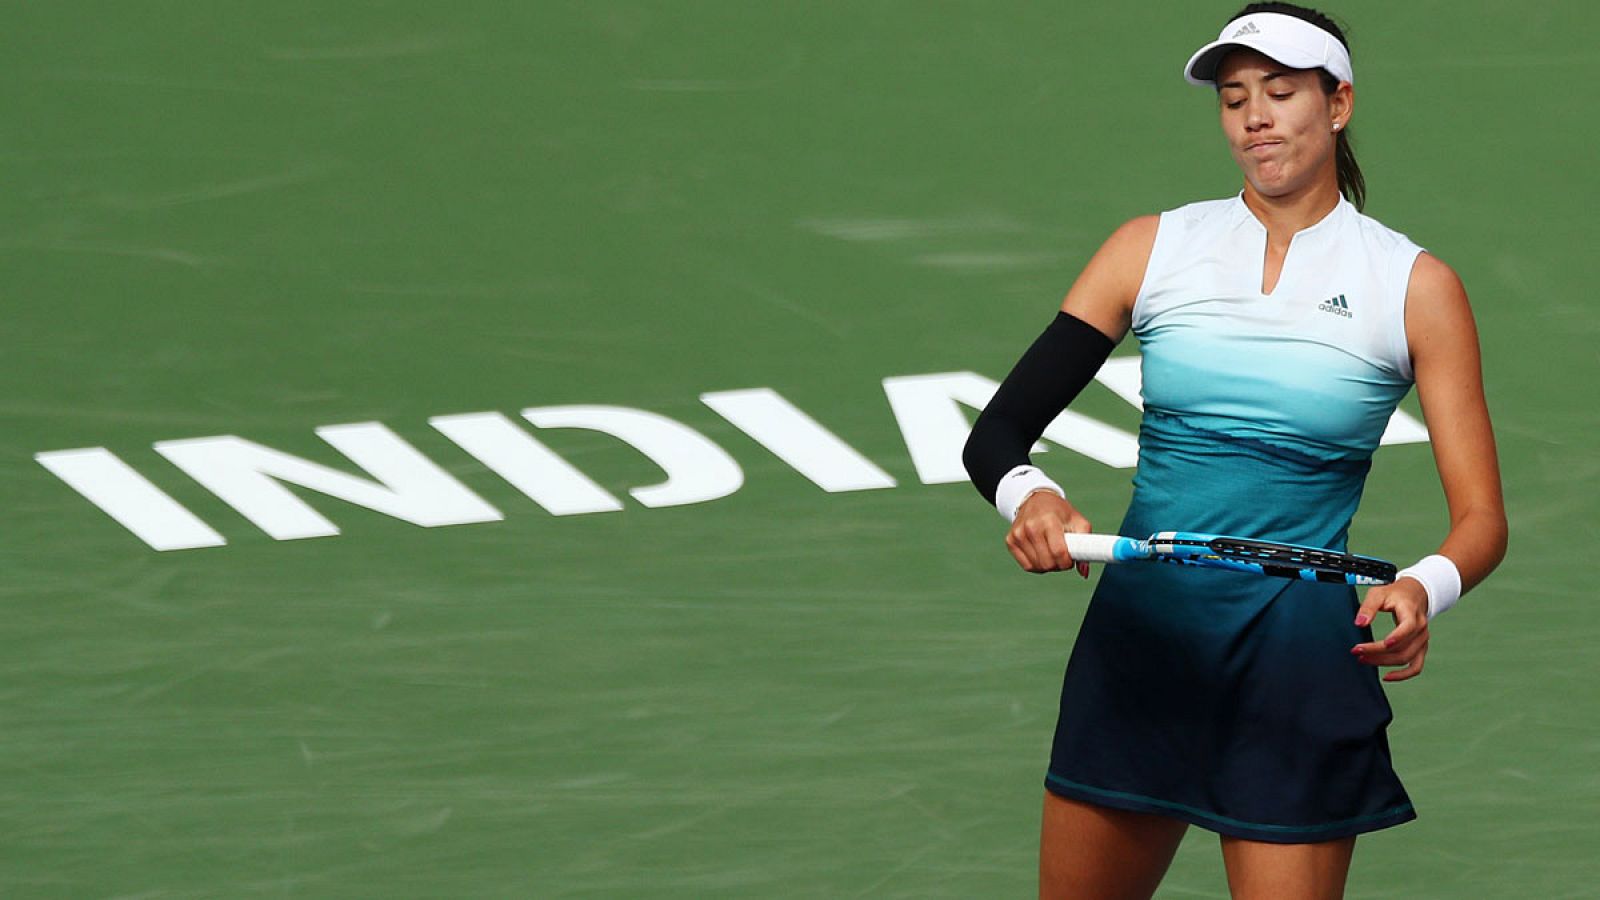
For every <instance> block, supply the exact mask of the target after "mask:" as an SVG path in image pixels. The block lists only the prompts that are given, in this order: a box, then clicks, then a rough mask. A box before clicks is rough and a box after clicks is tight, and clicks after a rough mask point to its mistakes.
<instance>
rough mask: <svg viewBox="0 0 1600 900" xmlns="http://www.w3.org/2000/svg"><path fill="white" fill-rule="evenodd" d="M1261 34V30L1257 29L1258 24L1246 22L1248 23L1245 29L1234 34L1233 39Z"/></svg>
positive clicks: (1245, 24)
mask: <svg viewBox="0 0 1600 900" xmlns="http://www.w3.org/2000/svg"><path fill="white" fill-rule="evenodd" d="M1260 32H1261V29H1259V28H1257V27H1256V23H1254V22H1246V23H1244V27H1243V28H1240V29H1239V30H1238V31H1235V32H1234V33H1233V37H1241V36H1243V35H1247V34H1259V33H1260Z"/></svg>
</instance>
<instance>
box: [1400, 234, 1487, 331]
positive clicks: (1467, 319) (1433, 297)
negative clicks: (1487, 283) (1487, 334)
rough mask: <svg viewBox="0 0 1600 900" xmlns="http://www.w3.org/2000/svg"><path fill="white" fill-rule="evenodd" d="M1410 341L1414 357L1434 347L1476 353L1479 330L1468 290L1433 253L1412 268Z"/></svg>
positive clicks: (1408, 314)
mask: <svg viewBox="0 0 1600 900" xmlns="http://www.w3.org/2000/svg"><path fill="white" fill-rule="evenodd" d="M1406 338H1407V341H1408V343H1409V344H1410V345H1411V352H1412V355H1413V357H1416V356H1419V355H1425V354H1426V353H1427V351H1428V349H1429V348H1430V347H1432V346H1441V347H1450V348H1455V349H1458V350H1459V349H1462V348H1463V347H1464V346H1465V345H1468V344H1470V345H1471V346H1472V348H1473V351H1474V352H1476V347H1477V342H1478V335H1477V326H1476V325H1475V324H1474V323H1473V320H1472V307H1471V305H1470V304H1469V303H1468V302H1467V289H1466V286H1465V285H1463V284H1462V283H1461V276H1459V275H1457V274H1456V270H1455V269H1452V268H1451V267H1450V266H1449V265H1448V264H1447V263H1445V261H1444V260H1442V259H1440V258H1438V257H1437V256H1434V255H1433V254H1431V253H1426V252H1424V253H1420V254H1418V255H1417V261H1416V262H1415V263H1414V264H1413V265H1412V267H1411V282H1410V283H1409V284H1408V285H1407V286H1406Z"/></svg>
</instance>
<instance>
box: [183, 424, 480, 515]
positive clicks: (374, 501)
mask: <svg viewBox="0 0 1600 900" xmlns="http://www.w3.org/2000/svg"><path fill="white" fill-rule="evenodd" d="M317 434H318V435H319V436H320V437H321V438H322V439H323V440H325V441H327V442H328V443H330V444H332V445H333V446H334V447H336V448H338V450H339V451H340V452H341V453H343V454H344V455H345V456H347V457H349V458H350V460H351V461H352V462H354V463H355V464H356V465H358V466H360V467H361V468H363V469H365V470H366V471H367V472H368V473H369V474H371V475H373V476H375V477H376V478H377V481H375V482H374V481H370V480H368V479H365V478H360V477H358V476H355V475H350V474H347V473H345V472H341V471H339V470H337V469H330V468H328V467H327V466H323V465H320V464H318V463H314V462H311V461H310V460H306V459H301V458H300V457H298V456H291V455H289V454H287V453H283V452H281V451H278V450H273V449H272V448H270V447H263V446H262V445H260V444H257V443H254V442H252V441H247V440H245V439H244V438H239V437H233V436H231V435H229V436H222V437H208V438H191V439H188V440H181V441H162V442H160V443H158V444H156V445H155V448H156V452H158V453H160V454H161V455H162V456H165V457H166V458H167V459H169V460H171V461H172V463H173V464H174V465H176V466H177V467H178V468H180V469H182V470H184V471H185V472H188V473H189V476H190V477H192V478H193V479H194V480H196V481H198V482H200V483H201V484H203V485H205V486H206V487H207V488H209V489H210V490H211V492H212V493H214V494H216V495H217V496H218V497H221V498H222V499H223V501H224V502H226V503H227V504H228V505H229V506H232V507H233V508H234V509H236V510H238V511H239V513H240V515H243V516H244V517H245V518H247V519H249V520H250V521H252V522H254V523H256V525H257V526H259V527H260V528H261V530H262V531H265V532H266V533H267V534H269V535H271V536H272V537H274V538H277V539H278V540H280V541H286V540H293V539H295V538H308V537H323V536H326V535H333V534H338V533H339V529H338V528H337V527H336V526H335V525H334V524H333V523H332V522H330V521H328V520H327V519H326V518H324V517H323V516H322V515H321V514H319V513H318V512H317V511H316V510H314V509H312V508H311V507H309V506H307V505H306V504H305V503H304V502H303V501H301V500H300V498H298V497H296V496H295V495H294V494H292V493H290V492H289V491H288V490H286V489H285V488H284V487H283V486H282V485H280V484H278V481H280V480H281V481H287V482H289V483H290V484H295V485H299V486H300V487H304V488H309V489H311V490H313V491H317V492H318V493H322V494H327V495H328V496H330V497H337V498H339V499H340V500H344V501H346V502H347V503H354V504H356V505H357V506H364V507H366V508H368V509H371V510H375V511H377V512H381V513H384V514H385V515H390V516H394V517H395V518H397V519H402V520H404V521H407V522H411V523H413V524H416V525H423V526H427V527H430V528H431V527H434V526H438V525H464V524H468V523H471V522H497V521H499V520H500V519H501V518H502V516H501V515H500V512H499V511H498V510H496V509H495V508H494V507H492V506H490V505H489V504H487V503H485V502H484V501H483V500H482V499H481V498H480V497H478V495H477V494H474V493H472V491H470V490H468V489H467V488H466V487H465V486H464V485H462V484H461V483H460V482H458V481H456V480H455V479H454V478H451V477H450V475H449V474H447V473H446V472H445V471H444V470H443V469H441V468H439V467H438V466H437V465H435V464H434V463H433V462H431V461H430V460H429V459H428V458H427V457H425V456H423V455H422V454H421V453H419V452H417V449H416V448H415V447H412V446H411V445H410V444H408V443H406V442H405V441H404V440H401V438H400V437H399V436H398V435H396V434H395V433H394V432H392V431H390V430H389V429H388V428H385V427H384V426H383V425H381V424H379V423H377V422H364V423H357V424H352V425H329V426H326V427H323V428H318V429H317ZM275 479H276V480H275Z"/></svg>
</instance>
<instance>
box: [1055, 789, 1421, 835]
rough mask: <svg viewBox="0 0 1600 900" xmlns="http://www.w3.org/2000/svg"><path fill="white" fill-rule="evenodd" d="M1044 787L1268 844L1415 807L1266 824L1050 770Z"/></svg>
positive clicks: (1356, 825) (1387, 819) (1369, 826)
mask: <svg viewBox="0 0 1600 900" xmlns="http://www.w3.org/2000/svg"><path fill="white" fill-rule="evenodd" d="M1044 786H1045V789H1046V790H1048V791H1049V792H1050V793H1052V794H1055V795H1057V796H1060V797H1066V798H1068V799H1071V800H1081V801H1083V802H1085V803H1092V804H1094V805H1096V806H1105V807H1110V808H1111V809H1122V810H1127V811H1129V812H1139V813H1151V814H1154V815H1158V816H1166V817H1168V818H1172V819H1178V820H1180V821H1184V822H1188V823H1189V824H1191V825H1198V826H1199V827H1201V828H1204V829H1206V830H1207V831H1214V832H1216V833H1217V834H1221V835H1226V836H1228V837H1236V838H1241V839H1243V840H1247V841H1264V842H1267V843H1272V844H1315V843H1320V842H1322V841H1336V840H1339V839H1340V838H1347V837H1351V836H1354V835H1358V834H1366V833H1367V832H1369V831H1378V830H1379V829H1383V828H1392V827H1394V826H1395V825H1402V824H1404V823H1406V822H1409V821H1411V820H1412V819H1415V818H1416V817H1417V811H1416V809H1414V808H1413V807H1412V805H1411V804H1410V803H1403V804H1401V805H1399V806H1396V807H1393V808H1391V809H1386V810H1383V811H1382V812H1377V813H1372V814H1370V815H1365V816H1359V817H1357V818H1354V819H1344V820H1341V821H1337V822H1326V823H1323V824H1318V825H1268V824H1263V823H1259V822H1243V821H1240V820H1238V819H1232V818H1229V817H1227V816H1221V815H1217V814H1215V813H1211V812H1207V811H1206V810H1203V809H1196V808H1195V807H1192V806H1186V805H1184V804H1181V803H1172V802H1169V801H1166V800H1158V799H1156V798H1154V797H1144V796H1141V795H1139V794H1130V793H1126V792H1124V791H1112V790H1106V789H1104V788H1097V787H1092V786H1090V785H1086V784H1078V783H1077V782H1074V781H1068V780H1067V779H1065V778H1062V777H1060V776H1058V775H1056V774H1054V773H1049V774H1047V775H1046V776H1045V780H1044Z"/></svg>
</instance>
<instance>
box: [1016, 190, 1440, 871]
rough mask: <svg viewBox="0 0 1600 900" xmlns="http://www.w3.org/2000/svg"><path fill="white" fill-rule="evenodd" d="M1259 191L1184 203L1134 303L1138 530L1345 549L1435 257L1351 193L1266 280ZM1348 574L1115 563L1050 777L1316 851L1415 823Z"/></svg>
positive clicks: (1093, 607)
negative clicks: (1359, 649) (1420, 266)
mask: <svg viewBox="0 0 1600 900" xmlns="http://www.w3.org/2000/svg"><path fill="white" fill-rule="evenodd" d="M1265 249H1266V233H1265V229H1264V228H1263V227H1262V226H1261V224H1260V223H1259V222H1258V221H1257V220H1256V219H1255V217H1254V215H1253V214H1251V213H1250V211H1249V210H1248V208H1247V207H1245V205H1244V203H1243V201H1242V199H1240V198H1237V197H1236V198H1233V199H1230V200H1219V201H1209V202H1203V203H1196V204H1191V205H1189V206H1186V207H1183V208H1181V209H1178V210H1173V211H1171V212H1168V213H1165V214H1163V215H1162V218H1161V225H1160V228H1159V229H1158V232H1157V237H1156V244H1155V248H1154V250H1153V252H1152V255H1151V260H1150V265H1149V267H1148V269H1147V271H1146V274H1145V279H1144V283H1143V286H1142V287H1141V289H1140V293H1139V297H1138V300H1137V301H1136V303H1135V306H1134V315H1133V331H1134V334H1135V335H1136V336H1137V337H1138V339H1139V342H1140V353H1141V356H1142V369H1143V379H1144V381H1143V400H1144V407H1145V409H1144V418H1143V420H1142V422H1141V424H1140V430H1139V444H1140V447H1139V465H1138V470H1137V472H1136V474H1135V476H1134V493H1133V499H1132V502H1131V504H1130V506H1129V508H1128V511H1127V514H1126V516H1125V517H1124V519H1123V522H1122V525H1121V527H1120V528H1119V531H1120V533H1121V534H1124V535H1128V536H1130V537H1146V536H1148V535H1150V534H1151V533H1153V532H1157V531H1165V530H1184V531H1203V532H1213V533H1219V534H1233V535H1240V536H1247V537H1259V538H1264V539H1268V540H1278V541H1288V542H1292V543H1297V544H1308V545H1312V546H1318V547H1326V548H1331V549H1336V550H1344V549H1346V538H1347V534H1348V531H1349V526H1350V522H1351V519H1352V517H1353V516H1354V515H1355V512H1356V508H1357V506H1358V505H1359V503H1360V500H1361V492H1362V487H1363V485H1364V483H1365V478H1366V474H1367V471H1368V468H1369V466H1370V460H1371V454H1372V452H1373V451H1374V450H1375V449H1376V448H1377V446H1378V443H1379V440H1380V438H1381V436H1382V434H1383V431H1384V428H1385V426H1386V424H1387V422H1388V419H1389V417H1390V415H1391V414H1392V413H1393V411H1394V408H1395V406H1396V404H1398V403H1399V401H1400V398H1401V397H1402V396H1404V394H1405V393H1406V391H1407V390H1409V389H1410V386H1411V382H1412V374H1411V369H1410V362H1409V358H1408V355H1407V353H1406V344H1405V333H1404V309H1405V290H1406V285H1407V282H1408V280H1409V275H1410V270H1411V266H1412V264H1413V263H1414V262H1415V260H1416V256H1417V254H1418V253H1419V252H1420V248H1418V247H1417V246H1416V245H1415V244H1412V243H1411V242H1410V241H1409V240H1407V239H1406V238H1405V237H1404V236H1403V235H1399V234H1397V233H1396V232H1393V231H1390V230H1389V229H1387V228H1385V227H1383V226H1382V225H1380V224H1379V223H1377V222H1375V221H1374V220H1372V219H1370V218H1367V217H1365V216H1363V215H1361V214H1360V213H1359V212H1357V211H1356V210H1355V208H1354V207H1352V206H1350V205H1349V204H1348V203H1346V202H1344V201H1341V202H1340V204H1339V206H1338V207H1337V208H1336V209H1335V210H1334V211H1333V212H1331V213H1330V214H1329V215H1328V216H1327V217H1326V218H1324V219H1323V220H1322V221H1321V222H1319V223H1317V224H1316V225H1313V226H1312V227H1310V228H1308V229H1306V230H1304V231H1301V232H1299V233H1298V234H1297V235H1295V238H1294V241H1293V243H1292V244H1291V246H1290V249H1289V253H1288V255H1287V257H1286V258H1285V261H1284V266H1283V270H1282V272H1281V274H1280V276H1279V279H1278V283H1277V284H1276V285H1275V286H1274V290H1273V291H1272V292H1271V293H1270V294H1268V293H1264V292H1263V291H1262V290H1261V282H1262V279H1261V271H1262V260H1263V258H1264V254H1265ZM1358 606H1359V604H1358V600H1357V597H1356V594H1355V591H1354V589H1352V588H1350V587H1347V586H1344V585H1333V584H1322V583H1315V582H1305V581H1289V580H1285V579H1276V578H1262V577H1259V576H1252V575H1246V574H1240V573H1234V572H1226V571H1217V570H1205V569H1193V568H1188V567H1176V566H1154V565H1127V566H1111V567H1107V568H1106V569H1105V570H1104V572H1103V574H1102V575H1101V577H1100V581H1099V583H1098V585H1097V586H1096V589H1095V592H1094V596H1093V599H1092V600H1091V602H1090V605H1089V609H1088V611H1087V612H1086V614H1085V616H1084V620H1083V624H1082V627H1081V628H1080V630H1079V635H1078V639H1077V643H1076V644H1075V646H1074V648H1073V652H1072V657H1071V659H1070V661H1069V662H1068V665H1067V671H1066V676H1065V679H1064V682H1063V687H1062V695H1061V713H1060V718H1059V720H1058V724H1057V728H1056V735H1055V741H1054V745H1053V748H1052V751H1051V761H1050V769H1049V773H1048V775H1047V777H1046V787H1047V788H1048V789H1049V790H1050V791H1052V792H1054V793H1056V794H1060V795H1062V796H1067V797H1072V798H1076V799H1079V800H1084V801H1087V802H1091V803H1096V804H1100V805H1103V806H1110V807H1115V808H1119V809H1128V810H1135V811H1141V812H1152V813H1159V814H1163V815H1168V816H1173V817H1176V818H1179V819H1183V820H1185V821H1188V822H1191V823H1193V824H1196V825H1200V826H1202V827H1205V828H1208V829H1211V830H1213V831H1217V832H1219V833H1222V834H1226V835H1232V836H1236V837H1242V838H1247V839H1252V840H1265V841H1274V842H1285V843H1301V842H1312V841H1322V840H1331V839H1335V838H1340V837H1346V836H1349V835H1353V834H1359V833H1362V832H1366V831H1372V830H1374V829H1378V828H1384V827H1388V826H1390V825H1395V824H1399V823H1401V822H1404V821H1407V820H1409V819H1412V818H1414V817H1415V815H1416V814H1415V812H1414V810H1413V808H1412V805H1411V801H1410V799H1409V798H1408V797H1407V795H1406V792H1405V789H1404V788H1403V787H1402V786H1401V784H1400V781H1399V779H1398V777H1397V776H1396V775H1395V773H1394V769H1393V766H1392V764H1391V762H1390V754H1389V746H1388V741H1387V738H1386V735H1385V729H1386V727H1387V725H1388V723H1389V721H1390V719H1391V712H1390V708H1389V704H1388V701H1387V699H1386V698H1385V696H1384V693H1383V689H1382V686H1381V683H1380V681H1379V678H1378V673H1377V670H1376V669H1375V668H1374V667H1371V666H1367V665H1364V664H1362V663H1360V662H1359V661H1358V660H1357V659H1356V658H1355V657H1353V656H1352V655H1351V654H1350V648H1351V647H1352V646H1354V645H1355V644H1357V643H1360V642H1362V641H1366V640H1371V633H1370V630H1369V629H1364V628H1357V627H1356V626H1355V625H1354V624H1353V620H1354V618H1355V614H1356V610H1357V608H1358Z"/></svg>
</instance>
